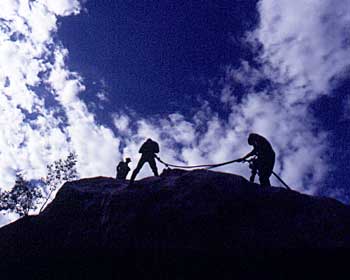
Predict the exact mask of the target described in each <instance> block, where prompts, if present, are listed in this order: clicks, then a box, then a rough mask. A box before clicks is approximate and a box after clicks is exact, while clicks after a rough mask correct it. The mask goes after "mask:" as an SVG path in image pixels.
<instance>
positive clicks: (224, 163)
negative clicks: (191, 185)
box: [156, 157, 238, 169]
mask: <svg viewBox="0 0 350 280" xmlns="http://www.w3.org/2000/svg"><path fill="white" fill-rule="evenodd" d="M156 159H157V160H158V161H159V162H161V163H163V164H164V165H165V166H166V167H169V166H170V167H176V168H187V169H192V168H200V167H207V169H211V168H215V167H219V166H223V165H226V164H230V163H233V162H238V159H235V160H230V161H226V162H223V163H216V164H201V165H174V164H170V163H167V162H164V161H163V160H161V159H160V158H159V157H156Z"/></svg>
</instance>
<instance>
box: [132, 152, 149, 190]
mask: <svg viewBox="0 0 350 280" xmlns="http://www.w3.org/2000/svg"><path fill="white" fill-rule="evenodd" d="M145 162H146V160H145V159H144V158H143V157H141V158H140V160H139V162H138V163H137V166H136V168H135V170H134V171H133V172H132V174H131V178H130V184H132V183H133V182H134V181H135V178H136V175H137V174H138V173H139V172H140V170H141V168H142V166H143V165H144V164H145Z"/></svg>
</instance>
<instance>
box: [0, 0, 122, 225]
mask: <svg viewBox="0 0 350 280" xmlns="http://www.w3.org/2000/svg"><path fill="white" fill-rule="evenodd" d="M79 9H80V4H79V2H78V1H76V0H63V1H47V0H37V1H28V0H20V1H13V0H11V1H7V0H3V1H1V3H0V18H1V20H0V29H1V33H0V101H1V102H0V111H1V114H0V124H1V130H0V153H1V162H0V185H1V186H2V188H3V189H9V188H10V187H11V186H12V185H13V183H14V175H15V172H16V170H24V171H25V172H26V179H28V180H29V179H38V178H41V177H44V176H45V175H46V165H47V164H48V163H51V162H53V161H54V160H57V159H58V158H62V157H65V156H66V155H67V154H68V153H69V151H71V150H75V151H76V152H77V154H78V159H79V162H78V168H79V172H80V173H81V175H82V176H83V177H88V176H97V175H107V176H108V175H109V176H113V175H114V173H115V171H114V165H115V163H116V161H117V160H118V159H119V158H120V156H121V155H120V153H119V150H118V149H119V140H118V139H116V138H115V136H114V135H113V132H112V131H111V130H110V129H108V128H106V127H103V126H100V125H98V124H96V122H95V119H94V116H93V115H92V114H91V113H90V112H89V111H88V110H87V108H86V105H85V104H84V103H83V102H82V101H81V100H80V99H79V98H78V94H80V93H82V92H83V91H84V89H85V86H84V85H83V83H82V79H81V78H80V76H79V75H78V74H77V73H73V72H71V71H69V69H68V68H67V66H66V62H65V59H66V57H67V55H68V51H67V50H66V49H64V48H63V47H62V46H61V44H60V43H59V42H56V41H54V39H53V35H54V33H55V32H56V31H57V17H58V16H68V15H71V14H77V13H78V12H79ZM42 92H46V93H45V94H43V93H42ZM45 95H51V97H49V98H50V99H51V100H52V99H53V100H55V105H54V106H50V107H45V98H46V97H45ZM51 102H52V101H51ZM4 219H5V220H6V219H7V220H8V221H10V220H12V219H14V217H13V216H11V217H10V216H8V217H7V218H4ZM4 219H3V220H2V222H4V221H5V220H4Z"/></svg>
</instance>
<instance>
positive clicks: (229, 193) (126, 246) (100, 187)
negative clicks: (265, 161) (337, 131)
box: [0, 170, 350, 259]
mask: <svg viewBox="0 0 350 280" xmlns="http://www.w3.org/2000/svg"><path fill="white" fill-rule="evenodd" d="M127 183H128V182H126V181H118V180H115V179H113V178H105V177H97V178H89V179H81V180H78V181H74V182H69V183H66V184H65V185H64V186H63V187H62V188H61V190H60V191H59V192H58V194H57V196H56V198H55V200H54V201H53V202H52V203H51V204H50V205H49V206H48V207H47V208H46V209H45V211H44V212H43V213H41V214H40V215H38V216H31V217H26V218H23V219H21V220H18V221H17V222H15V223H13V224H10V225H7V226H5V227H4V228H2V229H0V254H1V256H2V257H4V258H11V257H13V258H15V257H16V256H21V257H24V256H27V257H45V258H46V257H48V258H50V257H52V256H56V257H57V256H99V255H101V256H106V255H113V256H125V255H126V254H130V253H131V252H132V253H134V254H135V255H139V254H140V253H141V254H144V255H151V256H153V257H155V258H159V259H161V258H162V256H169V255H171V254H174V256H175V255H176V256H178V255H182V256H186V255H191V256H192V255H194V256H195V255H198V256H201V257H203V256H213V255H216V256H234V257H238V258H241V257H247V256H257V254H262V253H263V254H265V255H266V254H270V253H271V254H274V252H286V251H287V252H296V250H301V249H302V250H306V249H310V250H323V251H324V250H335V249H340V248H342V249H344V248H349V247H350V207H349V206H347V205H344V204H342V203H340V202H338V201H336V200H334V199H331V198H325V197H312V196H309V195H304V194H300V193H298V192H295V191H288V190H286V189H283V188H277V187H272V188H268V189H263V188H261V187H260V186H259V185H257V184H251V183H249V182H248V181H247V180H246V179H244V178H243V177H241V176H237V175H232V174H226V173H219V172H212V171H207V170H195V171H182V170H169V171H165V172H163V174H162V175H161V176H160V177H149V178H145V179H143V180H140V181H137V182H135V184H134V185H133V186H132V187H130V188H128V187H127ZM266 252H267V253H266Z"/></svg>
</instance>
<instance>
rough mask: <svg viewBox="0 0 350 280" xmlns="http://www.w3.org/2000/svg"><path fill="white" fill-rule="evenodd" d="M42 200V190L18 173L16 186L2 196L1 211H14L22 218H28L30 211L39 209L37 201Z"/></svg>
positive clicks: (0, 195)
mask: <svg viewBox="0 0 350 280" xmlns="http://www.w3.org/2000/svg"><path fill="white" fill-rule="evenodd" d="M40 198H42V194H41V192H40V190H39V189H38V188H37V187H35V186H33V185H32V184H31V183H30V182H28V181H26V180H24V178H23V175H22V174H21V173H19V172H18V173H16V181H15V185H14V186H13V188H12V189H11V191H4V192H2V193H1V194H0V210H6V211H12V212H15V213H17V214H19V215H20V216H28V214H29V211H30V210H35V209H37V201H38V199H40Z"/></svg>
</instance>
